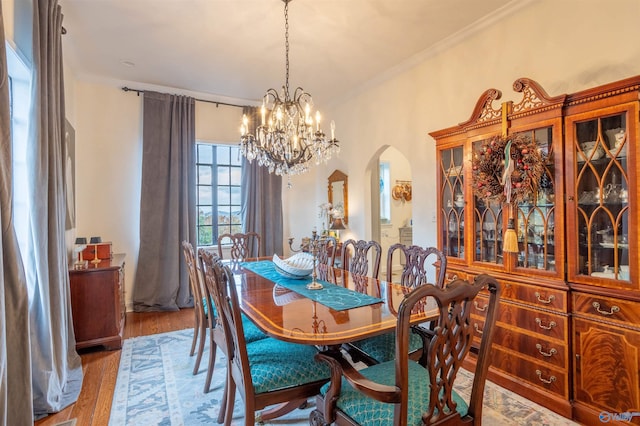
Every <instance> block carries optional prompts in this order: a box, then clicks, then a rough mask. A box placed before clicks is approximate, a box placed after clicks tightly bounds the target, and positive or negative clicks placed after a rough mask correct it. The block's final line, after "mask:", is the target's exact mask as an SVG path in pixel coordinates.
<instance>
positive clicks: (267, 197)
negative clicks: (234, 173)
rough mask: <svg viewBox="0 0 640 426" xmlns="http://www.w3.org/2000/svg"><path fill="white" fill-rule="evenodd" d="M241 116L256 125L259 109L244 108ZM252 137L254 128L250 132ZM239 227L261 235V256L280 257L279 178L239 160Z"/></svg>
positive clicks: (280, 213) (280, 183) (280, 179)
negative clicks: (240, 167)
mask: <svg viewBox="0 0 640 426" xmlns="http://www.w3.org/2000/svg"><path fill="white" fill-rule="evenodd" d="M243 113H244V114H246V115H247V117H248V118H249V123H250V125H255V123H257V122H258V119H259V118H260V117H259V115H258V108H254V107H245V108H243ZM249 131H250V132H252V133H254V134H255V128H250V129H249ZM242 206H243V210H242V223H243V224H244V230H245V231H255V232H257V233H258V234H260V237H261V238H260V255H261V256H272V255H273V254H274V253H275V254H279V255H282V254H283V247H282V233H283V231H282V227H283V224H282V176H277V175H276V174H275V173H269V169H268V168H266V167H261V166H259V165H258V162H257V161H252V162H251V163H249V162H248V161H247V159H246V158H244V157H243V160H242Z"/></svg>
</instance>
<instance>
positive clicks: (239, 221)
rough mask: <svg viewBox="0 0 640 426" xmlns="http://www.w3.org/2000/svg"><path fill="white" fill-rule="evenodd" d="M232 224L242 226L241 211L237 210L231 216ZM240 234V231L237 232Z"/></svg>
mask: <svg viewBox="0 0 640 426" xmlns="http://www.w3.org/2000/svg"><path fill="white" fill-rule="evenodd" d="M231 223H233V224H236V225H239V224H242V216H240V210H235V211H234V212H233V213H232V214H231ZM237 232H240V231H237Z"/></svg>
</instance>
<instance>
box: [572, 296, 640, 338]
mask: <svg viewBox="0 0 640 426" xmlns="http://www.w3.org/2000/svg"><path fill="white" fill-rule="evenodd" d="M573 312H574V314H575V315H576V316H580V317H587V318H593V319H596V320H600V321H605V322H611V323H618V324H620V325H623V326H625V327H629V328H633V329H636V330H640V303H638V302H633V301H629V300H620V299H616V298H613V297H605V296H595V295H592V294H585V293H579V292H574V293H573Z"/></svg>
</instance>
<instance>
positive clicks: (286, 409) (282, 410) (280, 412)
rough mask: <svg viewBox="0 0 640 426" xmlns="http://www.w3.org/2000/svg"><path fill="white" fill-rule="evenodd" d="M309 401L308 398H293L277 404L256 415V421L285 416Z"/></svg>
mask: <svg viewBox="0 0 640 426" xmlns="http://www.w3.org/2000/svg"><path fill="white" fill-rule="evenodd" d="M306 402H307V398H298V399H292V400H291V401H287V402H283V403H281V404H276V405H274V406H273V407H271V408H269V409H268V410H263V411H261V412H259V413H258V414H257V415H256V423H261V422H266V421H268V420H272V419H275V418H278V417H280V416H284V415H285V414H287V413H290V412H291V411H293V410H295V409H296V408H300V407H301V406H302V405H303V404H305V403H306Z"/></svg>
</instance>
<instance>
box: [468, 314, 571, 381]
mask: <svg viewBox="0 0 640 426" xmlns="http://www.w3.org/2000/svg"><path fill="white" fill-rule="evenodd" d="M473 328H474V333H473V337H474V339H473V340H474V344H475V346H476V347H479V346H480V338H481V337H482V333H483V331H484V321H483V320H482V319H479V318H476V317H474V318H473ZM493 345H494V346H502V347H503V348H506V349H508V350H512V351H516V352H518V353H521V354H522V355H524V356H525V357H528V358H530V359H534V360H536V361H537V362H543V363H549V364H551V366H554V367H556V368H561V369H562V370H564V371H568V368H569V367H568V365H567V354H568V347H567V344H566V343H561V342H557V341H553V340H546V339H544V338H542V337H540V336H534V335H530V334H526V333H522V332H519V331H517V330H513V329H506V328H503V327H501V326H496V329H495V331H494V334H493Z"/></svg>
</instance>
